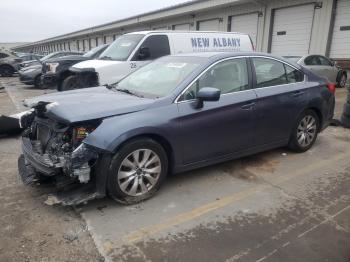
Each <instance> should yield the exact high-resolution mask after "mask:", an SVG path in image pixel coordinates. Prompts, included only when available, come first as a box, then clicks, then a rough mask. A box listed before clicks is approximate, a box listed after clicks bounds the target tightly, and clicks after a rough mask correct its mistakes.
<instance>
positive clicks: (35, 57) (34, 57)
mask: <svg viewBox="0 0 350 262" xmlns="http://www.w3.org/2000/svg"><path fill="white" fill-rule="evenodd" d="M17 56H18V57H20V58H21V59H22V60H23V62H26V61H33V60H35V61H36V60H39V59H41V58H43V57H44V56H43V55H38V54H33V53H19V54H17Z"/></svg>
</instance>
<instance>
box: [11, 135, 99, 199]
mask: <svg viewBox="0 0 350 262" xmlns="http://www.w3.org/2000/svg"><path fill="white" fill-rule="evenodd" d="M33 147H35V145H33V144H32V142H31V140H30V139H29V138H27V137H22V151H23V154H22V155H20V157H19V159H18V171H19V175H20V177H21V179H22V181H23V183H25V184H32V183H34V182H36V181H40V178H41V176H42V175H43V176H45V177H49V178H51V181H52V182H53V184H55V185H56V188H57V189H58V190H59V191H58V192H55V193H54V194H52V195H51V198H54V199H55V201H54V202H55V203H61V204H63V205H77V204H80V203H83V202H86V201H88V200H91V199H95V198H100V197H104V196H105V192H104V190H98V188H97V185H96V179H95V178H94V177H92V173H93V172H92V168H91V165H92V163H93V161H97V156H98V154H97V152H95V151H94V150H93V149H91V148H88V147H86V146H85V145H84V144H82V145H81V146H79V147H78V148H77V149H76V150H75V151H74V152H73V153H72V156H71V158H70V159H69V161H66V162H65V163H64V164H62V163H53V162H52V161H51V159H50V157H49V156H48V155H47V154H39V153H37V152H36V151H35V149H34V148H33Z"/></svg>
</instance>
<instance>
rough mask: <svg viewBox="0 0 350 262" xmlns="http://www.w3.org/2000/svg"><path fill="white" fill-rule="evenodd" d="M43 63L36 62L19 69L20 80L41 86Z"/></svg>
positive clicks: (37, 86)
mask: <svg viewBox="0 0 350 262" xmlns="http://www.w3.org/2000/svg"><path fill="white" fill-rule="evenodd" d="M41 71H42V64H34V65H31V66H27V67H24V68H22V69H20V70H19V71H18V75H19V80H20V81H21V82H22V83H23V84H26V85H34V86H35V87H36V88H39V87H41Z"/></svg>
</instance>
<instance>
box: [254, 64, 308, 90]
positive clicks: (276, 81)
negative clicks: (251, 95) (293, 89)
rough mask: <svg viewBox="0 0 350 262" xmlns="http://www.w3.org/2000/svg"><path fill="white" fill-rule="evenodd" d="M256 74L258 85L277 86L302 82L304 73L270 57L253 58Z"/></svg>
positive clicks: (258, 86)
mask: <svg viewBox="0 0 350 262" xmlns="http://www.w3.org/2000/svg"><path fill="white" fill-rule="evenodd" d="M252 60H253V65H254V68H255V74H256V87H257V88H261V87H268V86H277V85H284V84H290V83H296V82H301V81H303V79H304V75H303V73H302V72H300V71H299V70H297V69H295V68H293V67H291V66H289V65H286V64H284V63H282V62H279V61H276V60H273V59H268V58H252Z"/></svg>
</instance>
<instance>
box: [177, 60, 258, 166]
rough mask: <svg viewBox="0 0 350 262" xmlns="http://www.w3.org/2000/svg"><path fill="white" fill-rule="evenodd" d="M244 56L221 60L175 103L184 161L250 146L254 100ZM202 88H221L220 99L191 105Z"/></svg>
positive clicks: (208, 157)
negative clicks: (196, 106) (199, 106)
mask: <svg viewBox="0 0 350 262" xmlns="http://www.w3.org/2000/svg"><path fill="white" fill-rule="evenodd" d="M249 74H250V72H249V70H248V67H247V60H246V58H235V59H230V60H226V61H221V62H219V63H217V64H215V65H213V66H212V67H210V68H209V69H208V70H207V71H206V72H205V73H204V74H203V75H202V76H200V77H199V78H198V79H197V80H196V81H195V82H194V83H193V84H192V85H191V86H190V87H189V88H188V89H187V91H186V92H184V94H183V95H182V96H181V97H180V99H179V102H178V109H179V121H180V124H181V126H182V128H181V131H182V132H183V134H181V138H182V139H181V145H182V148H183V158H184V163H185V164H188V163H193V162H198V161H202V160H206V159H213V158H217V157H221V156H224V155H227V154H229V153H232V152H237V151H241V150H245V149H248V148H250V147H251V146H252V142H253V130H254V124H255V121H254V103H255V99H256V94H255V93H254V91H253V90H252V89H251V83H250V81H249V79H250V78H249V77H248V76H249ZM202 87H215V88H218V89H220V90H221V96H220V100H219V101H215V102H204V105H203V107H202V108H199V109H196V108H194V106H193V105H194V103H195V102H196V101H195V98H196V94H197V92H198V90H199V89H200V88H202Z"/></svg>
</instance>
